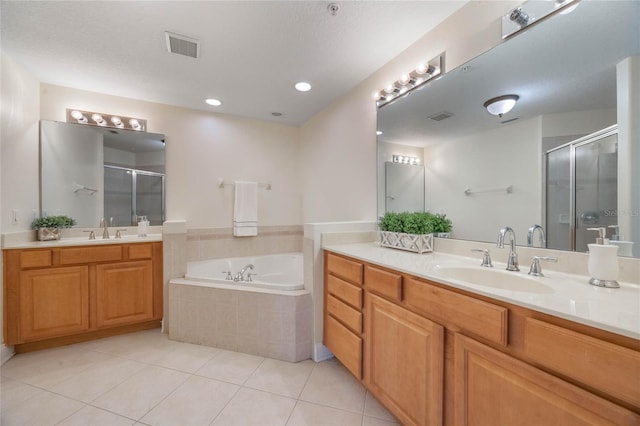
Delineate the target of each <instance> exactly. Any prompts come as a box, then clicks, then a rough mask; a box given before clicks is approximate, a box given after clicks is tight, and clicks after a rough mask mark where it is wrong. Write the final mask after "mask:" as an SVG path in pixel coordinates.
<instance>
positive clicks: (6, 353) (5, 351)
mask: <svg viewBox="0 0 640 426" xmlns="http://www.w3.org/2000/svg"><path fill="white" fill-rule="evenodd" d="M15 354H16V352H15V351H14V350H13V346H7V345H4V344H3V345H2V347H1V348H0V365H3V364H4V363H5V362H7V361H9V359H11V357H12V356H14V355H15Z"/></svg>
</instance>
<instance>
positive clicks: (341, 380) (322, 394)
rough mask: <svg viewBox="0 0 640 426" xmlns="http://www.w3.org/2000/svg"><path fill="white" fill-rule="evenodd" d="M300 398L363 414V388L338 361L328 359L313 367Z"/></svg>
mask: <svg viewBox="0 0 640 426" xmlns="http://www.w3.org/2000/svg"><path fill="white" fill-rule="evenodd" d="M300 399H301V400H302V401H307V402H313V403H316V404H320V405H326V406H329V407H333V408H339V409H341V410H348V411H354V412H356V413H359V414H363V412H364V399H365V389H364V387H363V386H362V385H361V384H360V382H358V381H357V380H356V379H355V378H354V377H353V376H352V375H351V374H350V373H349V372H348V371H347V370H346V369H345V368H344V367H343V366H342V365H341V364H340V363H339V362H337V361H335V360H329V361H325V362H321V363H319V364H317V365H316V366H315V367H314V369H313V371H312V372H311V376H310V377H309V380H308V381H307V384H306V385H305V387H304V389H303V390H302V394H301V395H300Z"/></svg>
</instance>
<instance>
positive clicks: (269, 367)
mask: <svg viewBox="0 0 640 426" xmlns="http://www.w3.org/2000/svg"><path fill="white" fill-rule="evenodd" d="M0 373H1V384H2V387H1V390H0V401H1V403H2V405H1V419H0V424H2V426H13V425H15V426H22V425H37V426H45V425H82V426H87V425H92V426H100V425H105V426H106V425H108V426H117V425H171V426H174V425H175V426H185V425H239V426H246V425H260V426H271V425H322V426H330V425H345V426H350V425H354V426H356V425H366V426H370V425H380V426H384V425H394V424H398V423H397V422H396V420H395V419H394V418H393V416H391V415H390V414H389V413H388V412H387V411H386V410H385V409H384V408H383V407H382V406H381V405H380V404H379V403H378V402H377V401H376V400H375V399H374V398H373V397H372V396H371V395H370V394H369V393H368V392H367V391H366V390H365V389H364V388H363V387H362V386H361V385H360V383H358V381H356V380H355V379H354V378H353V377H352V376H351V375H350V374H349V373H348V372H347V371H346V370H345V369H344V367H343V366H342V365H341V364H340V363H338V362H337V361H335V360H329V361H325V362H321V363H314V362H313V361H310V360H308V361H303V362H300V363H297V364H292V363H288V362H283V361H277V360H273V359H269V358H262V357H257V356H253V355H246V354H242V353H237V352H230V351H225V350H222V349H216V348H209V347H206V346H198V345H192V344H188V343H180V342H174V341H171V340H169V339H168V338H167V335H166V334H161V333H160V331H159V330H149V331H142V332H138V333H132V334H126V335H122V336H115V337H110V338H106V339H101V340H96V341H92V342H86V343H80V344H76V345H71V346H65V347H61V348H55V349H48V350H44V351H38V352H31V353H27V354H20V355H16V356H14V357H13V358H12V359H10V360H9V361H7V362H6V363H5V364H4V365H3V366H2V368H1V369H0Z"/></svg>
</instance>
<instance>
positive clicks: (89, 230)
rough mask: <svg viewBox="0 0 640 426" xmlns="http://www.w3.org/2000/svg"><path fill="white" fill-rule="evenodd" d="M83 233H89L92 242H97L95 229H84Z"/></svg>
mask: <svg viewBox="0 0 640 426" xmlns="http://www.w3.org/2000/svg"><path fill="white" fill-rule="evenodd" d="M82 232H88V233H89V239H90V240H95V239H96V233H95V231H94V230H93V229H83V230H82Z"/></svg>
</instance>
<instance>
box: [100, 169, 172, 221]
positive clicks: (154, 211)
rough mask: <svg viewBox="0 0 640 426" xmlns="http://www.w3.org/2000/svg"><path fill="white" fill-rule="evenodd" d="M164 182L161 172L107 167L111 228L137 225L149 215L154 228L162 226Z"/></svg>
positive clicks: (107, 209)
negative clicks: (139, 218) (140, 217)
mask: <svg viewBox="0 0 640 426" xmlns="http://www.w3.org/2000/svg"><path fill="white" fill-rule="evenodd" d="M164 179H165V175H164V174H161V173H152V172H147V171H142V170H135V169H129V168H125V167H117V166H104V205H105V212H104V214H105V217H106V218H107V219H108V220H110V225H111V226H133V225H136V224H137V222H138V216H146V217H147V220H149V223H150V225H162V222H164V205H165V201H164V192H165V188H164Z"/></svg>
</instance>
